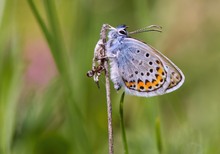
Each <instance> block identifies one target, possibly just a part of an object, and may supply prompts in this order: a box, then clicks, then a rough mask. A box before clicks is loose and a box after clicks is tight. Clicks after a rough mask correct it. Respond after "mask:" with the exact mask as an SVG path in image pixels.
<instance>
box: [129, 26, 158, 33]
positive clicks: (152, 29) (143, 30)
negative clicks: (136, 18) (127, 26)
mask: <svg viewBox="0 0 220 154" xmlns="http://www.w3.org/2000/svg"><path fill="white" fill-rule="evenodd" d="M150 31H156V32H162V27H161V26H158V25H150V26H147V27H144V28H142V29H138V30H135V31H132V32H129V34H137V33H142V32H150Z"/></svg>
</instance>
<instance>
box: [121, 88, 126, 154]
mask: <svg viewBox="0 0 220 154" xmlns="http://www.w3.org/2000/svg"><path fill="white" fill-rule="evenodd" d="M124 96H125V92H123V93H122V95H121V99H120V106H119V112H120V123H121V130H122V139H123V146H124V153H125V154H128V144H127V138H126V132H125V125H124V116H123V103H124Z"/></svg>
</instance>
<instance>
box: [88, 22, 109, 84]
mask: <svg viewBox="0 0 220 154" xmlns="http://www.w3.org/2000/svg"><path fill="white" fill-rule="evenodd" d="M110 28H112V27H111V26H110V25H108V24H104V25H103V26H102V29H101V32H100V39H99V41H98V42H97V44H96V46H95V49H94V57H93V62H92V70H89V71H88V72H87V76H88V77H93V80H94V81H95V83H96V84H97V85H98V87H99V77H100V76H101V73H102V72H103V71H105V67H104V63H105V61H108V58H107V57H106V53H105V43H106V41H107V40H106V32H107V30H109V29H110Z"/></svg>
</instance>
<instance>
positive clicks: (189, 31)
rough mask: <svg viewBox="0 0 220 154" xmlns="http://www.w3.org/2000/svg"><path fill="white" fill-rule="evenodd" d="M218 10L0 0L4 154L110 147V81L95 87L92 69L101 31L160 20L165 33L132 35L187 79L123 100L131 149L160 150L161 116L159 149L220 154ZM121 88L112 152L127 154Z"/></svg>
mask: <svg viewBox="0 0 220 154" xmlns="http://www.w3.org/2000/svg"><path fill="white" fill-rule="evenodd" d="M31 2H33V3H31ZM31 4H34V6H36V8H37V10H34V8H33V5H31ZM31 6H32V7H31ZM34 11H36V12H38V13H39V16H40V17H41V18H42V21H43V23H44V24H45V25H44V24H43V25H44V26H45V27H46V30H42V27H41V26H42V23H41V24H39V21H37V20H36V16H35V15H34V14H33V12H34ZM219 15H220V1H217V0H209V1H207V0H194V1H191V0H166V1H161V0H111V1H103V0H55V1H50V0H40V1H39V0H35V1H32V0H19V1H18V0H0V153H1V154H32V153H33V154H48V153H51V154H104V153H108V135H107V134H108V132H107V113H106V101H105V100H106V98H105V80H104V78H101V79H100V87H101V88H100V89H98V88H97V86H96V84H95V83H94V82H93V80H92V79H90V78H88V77H87V76H86V72H87V71H88V70H90V69H91V62H92V57H93V50H94V47H95V44H96V42H97V40H98V39H99V33H100V28H101V26H102V24H103V23H109V24H111V25H112V26H117V25H119V24H127V25H128V26H129V30H131V31H132V30H136V29H138V28H143V27H145V26H148V25H151V24H157V25H160V26H162V27H163V32H162V33H154V32H151V33H142V34H139V35H135V36H134V37H136V38H138V39H141V40H144V41H145V42H148V43H149V44H151V45H152V46H154V47H155V48H157V49H158V50H160V51H161V52H162V53H163V54H165V55H166V56H167V57H169V58H170V59H171V60H172V61H173V62H174V63H175V64H176V65H177V66H179V68H181V70H182V71H183V72H184V74H185V77H186V81H185V83H184V85H183V86H182V87H181V88H180V89H178V90H177V91H175V92H173V93H170V94H166V95H163V96H158V97H152V98H140V97H135V96H128V95H126V96H125V100H124V118H125V127H126V133H127V140H128V148H129V152H130V153H131V154H146V153H148V154H158V153H159V151H158V147H157V146H158V145H157V137H156V136H157V134H156V128H157V127H156V123H157V121H158V120H159V121H160V130H161V143H162V153H164V154H219V153H220V147H219V143H220V80H219V79H220V64H219V61H220V18H219ZM40 25H41V26H40ZM45 32H48V33H45ZM121 94H122V91H120V92H118V93H117V92H116V91H115V90H114V89H113V88H112V89H111V99H112V107H113V129H114V130H113V131H114V148H115V153H116V154H122V153H123V144H122V137H121V127H120V118H119V101H120V97H121Z"/></svg>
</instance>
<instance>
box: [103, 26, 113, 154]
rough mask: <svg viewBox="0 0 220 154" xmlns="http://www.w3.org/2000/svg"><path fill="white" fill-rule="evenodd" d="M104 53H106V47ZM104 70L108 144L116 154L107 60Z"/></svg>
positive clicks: (110, 150) (104, 30)
mask: <svg viewBox="0 0 220 154" xmlns="http://www.w3.org/2000/svg"><path fill="white" fill-rule="evenodd" d="M107 27H108V25H106V24H104V25H103V26H102V30H101V39H102V42H103V44H104V45H105V44H106V32H107ZM103 48H104V53H105V46H103ZM104 68H105V87H106V101H107V114H108V142H109V147H108V148H109V154H113V153H114V146H113V128H112V104H111V97H110V81H109V67H108V61H107V60H106V59H105V61H104Z"/></svg>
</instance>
